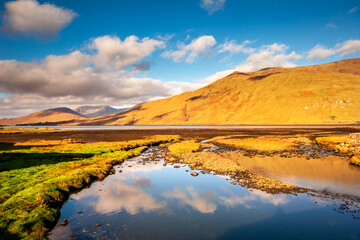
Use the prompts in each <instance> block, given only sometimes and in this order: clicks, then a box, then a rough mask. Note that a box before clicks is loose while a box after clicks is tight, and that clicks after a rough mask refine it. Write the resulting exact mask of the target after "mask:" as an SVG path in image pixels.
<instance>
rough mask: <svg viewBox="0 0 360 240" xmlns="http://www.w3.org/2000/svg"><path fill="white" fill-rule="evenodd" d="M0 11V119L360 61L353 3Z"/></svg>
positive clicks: (108, 3) (222, 0)
mask: <svg viewBox="0 0 360 240" xmlns="http://www.w3.org/2000/svg"><path fill="white" fill-rule="evenodd" d="M0 12H1V13H0V18H1V25H0V119H1V118H10V117H18V116H23V115H26V114H30V113H33V112H36V111H40V110H44V109H49V108H54V107H69V108H72V109H74V108H76V107H78V106H83V105H99V106H100V105H110V106H118V107H124V106H133V105H135V104H138V103H142V102H147V101H151V100H156V99H160V98H164V97H169V96H173V95H176V94H180V93H182V92H186V91H193V90H195V89H198V88H200V87H202V86H205V85H207V84H210V83H212V82H214V81H216V80H217V79H219V78H221V77H224V76H226V75H228V74H230V73H231V72H233V71H241V72H251V71H256V70H259V69H261V68H265V67H294V66H301V65H313V64H321V63H327V62H332V61H338V60H343V59H348V58H358V57H360V0H342V1H339V0H326V1H325V0H311V1H310V0H303V1H289V0H272V1H271V0H252V1H249V0H247V1H245V0H182V1H175V0H167V1H165V0H131V1H124V0H104V1H95V0H86V1H84V0H76V1H74V0H53V1H38V0H16V1H0Z"/></svg>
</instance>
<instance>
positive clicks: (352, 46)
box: [335, 40, 360, 57]
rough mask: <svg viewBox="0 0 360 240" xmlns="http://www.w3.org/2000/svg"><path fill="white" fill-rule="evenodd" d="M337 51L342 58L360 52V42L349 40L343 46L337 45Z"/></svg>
mask: <svg viewBox="0 0 360 240" xmlns="http://www.w3.org/2000/svg"><path fill="white" fill-rule="evenodd" d="M335 51H336V52H337V53H339V54H340V56H342V57H343V56H346V55H350V54H353V53H356V52H358V51H360V40H348V41H346V42H344V43H341V44H336V45H335Z"/></svg>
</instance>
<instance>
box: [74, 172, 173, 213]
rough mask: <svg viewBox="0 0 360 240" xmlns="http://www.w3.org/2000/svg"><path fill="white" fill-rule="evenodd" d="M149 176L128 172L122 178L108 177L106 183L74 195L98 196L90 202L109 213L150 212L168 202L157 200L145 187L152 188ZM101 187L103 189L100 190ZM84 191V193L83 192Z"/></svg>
mask: <svg viewBox="0 0 360 240" xmlns="http://www.w3.org/2000/svg"><path fill="white" fill-rule="evenodd" d="M151 187H152V186H151V182H150V179H149V178H148V177H139V176H134V175H133V174H126V176H125V175H124V176H122V177H120V178H111V179H108V181H107V182H106V184H105V185H98V186H97V187H94V188H92V191H86V192H85V191H83V192H80V193H79V194H77V195H76V196H74V198H75V199H77V200H79V199H81V198H84V197H86V196H93V195H95V196H97V197H98V198H97V200H96V201H95V202H92V203H90V204H93V205H94V208H95V210H96V211H97V212H99V213H102V214H108V213H113V212H120V211H123V210H124V211H126V212H127V213H129V214H131V215H134V214H138V213H139V212H141V211H143V212H150V211H155V210H159V209H163V208H165V207H166V203H165V202H162V201H157V200H156V199H155V198H153V197H152V196H151V195H150V194H148V193H146V192H144V189H147V188H151ZM100 189H101V191H99V190H100ZM81 193H83V194H81Z"/></svg>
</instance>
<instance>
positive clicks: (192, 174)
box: [191, 172, 199, 177]
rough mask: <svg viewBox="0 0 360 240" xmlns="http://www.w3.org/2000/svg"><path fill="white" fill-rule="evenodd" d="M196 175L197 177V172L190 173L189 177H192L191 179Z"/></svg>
mask: <svg viewBox="0 0 360 240" xmlns="http://www.w3.org/2000/svg"><path fill="white" fill-rule="evenodd" d="M197 175H199V174H198V173H197V172H192V173H191V176H193V177H196V176H197Z"/></svg>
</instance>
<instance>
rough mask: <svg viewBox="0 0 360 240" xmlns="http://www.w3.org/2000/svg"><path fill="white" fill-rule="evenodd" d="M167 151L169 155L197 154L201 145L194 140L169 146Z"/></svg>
mask: <svg viewBox="0 0 360 240" xmlns="http://www.w3.org/2000/svg"><path fill="white" fill-rule="evenodd" d="M168 149H169V151H170V152H171V153H173V154H175V155H179V154H183V153H190V152H197V151H199V150H200V149H201V145H200V143H198V142H196V141H195V140H188V141H182V142H179V143H174V144H171V145H170V146H169V147H168Z"/></svg>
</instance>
